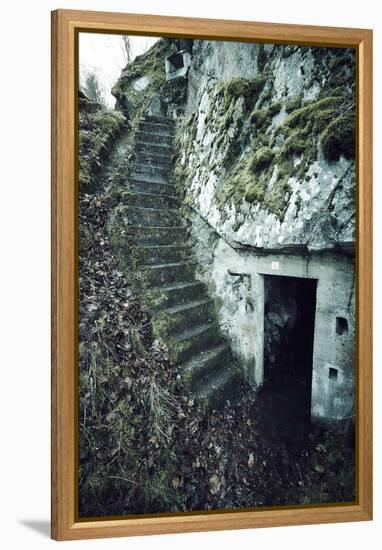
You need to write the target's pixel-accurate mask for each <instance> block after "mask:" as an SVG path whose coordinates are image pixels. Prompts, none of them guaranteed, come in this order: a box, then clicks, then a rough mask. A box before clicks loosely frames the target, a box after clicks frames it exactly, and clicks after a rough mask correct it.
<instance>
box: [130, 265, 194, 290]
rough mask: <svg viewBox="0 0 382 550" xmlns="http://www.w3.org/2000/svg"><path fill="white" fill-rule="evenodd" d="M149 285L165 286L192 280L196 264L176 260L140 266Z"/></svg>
mask: <svg viewBox="0 0 382 550" xmlns="http://www.w3.org/2000/svg"><path fill="white" fill-rule="evenodd" d="M139 269H140V271H141V272H142V274H143V276H144V279H145V281H146V282H147V283H148V285H149V287H157V286H164V285H165V284H169V283H175V282H178V281H192V279H193V278H194V274H195V266H194V265H193V264H191V263H189V262H174V263H166V264H155V265H141V266H139Z"/></svg>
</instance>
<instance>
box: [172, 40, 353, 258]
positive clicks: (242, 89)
mask: <svg viewBox="0 0 382 550" xmlns="http://www.w3.org/2000/svg"><path fill="white" fill-rule="evenodd" d="M338 67H340V68H341V70H340V71H339V70H334V69H335V68H338ZM186 112H187V113H189V117H188V118H187V120H186V121H185V124H184V128H183V129H180V132H179V137H178V141H179V144H180V156H179V159H178V165H177V173H178V174H179V180H180V181H179V185H184V186H185V188H186V194H187V197H188V200H189V203H190V204H191V205H192V207H193V208H194V209H195V210H196V211H197V212H198V213H199V214H200V216H201V217H202V218H203V219H204V220H205V221H206V222H207V223H208V224H209V225H211V227H213V229H214V230H215V231H216V232H217V233H218V234H219V235H221V236H222V237H224V239H225V240H226V241H227V242H229V243H230V244H231V245H232V246H234V247H235V248H237V247H238V246H250V247H252V248H256V249H261V250H282V249H290V248H291V247H293V248H295V247H299V246H303V247H306V248H307V249H308V250H326V249H334V248H337V247H342V246H344V245H349V246H351V244H352V243H353V242H354V232H355V207H354V186H355V168H354V54H353V52H352V51H351V50H338V49H337V50H336V49H327V48H307V47H306V48H305V47H288V46H261V45H252V44H237V43H235V44H232V43H226V42H207V41H197V42H195V44H194V48H193V62H192V65H191V69H190V73H189V85H188V99H187V104H186Z"/></svg>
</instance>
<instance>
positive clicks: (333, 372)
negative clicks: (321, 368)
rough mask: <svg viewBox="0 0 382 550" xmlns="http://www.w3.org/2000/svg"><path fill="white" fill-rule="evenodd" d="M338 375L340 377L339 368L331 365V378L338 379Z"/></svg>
mask: <svg viewBox="0 0 382 550" xmlns="http://www.w3.org/2000/svg"><path fill="white" fill-rule="evenodd" d="M337 377H338V370H337V369H335V368H333V367H329V379H330V380H337Z"/></svg>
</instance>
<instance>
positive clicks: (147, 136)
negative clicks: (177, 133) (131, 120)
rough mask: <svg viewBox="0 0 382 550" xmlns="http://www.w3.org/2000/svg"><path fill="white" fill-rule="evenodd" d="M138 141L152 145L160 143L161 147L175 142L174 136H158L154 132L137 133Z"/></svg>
mask: <svg viewBox="0 0 382 550" xmlns="http://www.w3.org/2000/svg"><path fill="white" fill-rule="evenodd" d="M136 139H137V140H138V141H148V142H151V143H159V144H161V145H164V144H166V145H171V144H172V143H173V141H174V137H173V135H172V134H168V135H166V134H163V133H162V134H158V133H154V132H143V131H141V130H139V131H138V132H137V133H136Z"/></svg>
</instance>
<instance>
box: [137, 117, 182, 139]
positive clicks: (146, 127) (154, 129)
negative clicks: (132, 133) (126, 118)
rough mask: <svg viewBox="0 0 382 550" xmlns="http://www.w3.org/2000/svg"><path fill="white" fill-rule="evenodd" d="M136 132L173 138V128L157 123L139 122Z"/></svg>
mask: <svg viewBox="0 0 382 550" xmlns="http://www.w3.org/2000/svg"><path fill="white" fill-rule="evenodd" d="M138 130H139V131H141V132H147V133H149V134H164V135H165V136H169V137H173V135H174V128H173V126H170V125H168V124H163V123H159V122H147V121H144V120H141V121H139V123H138Z"/></svg>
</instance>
